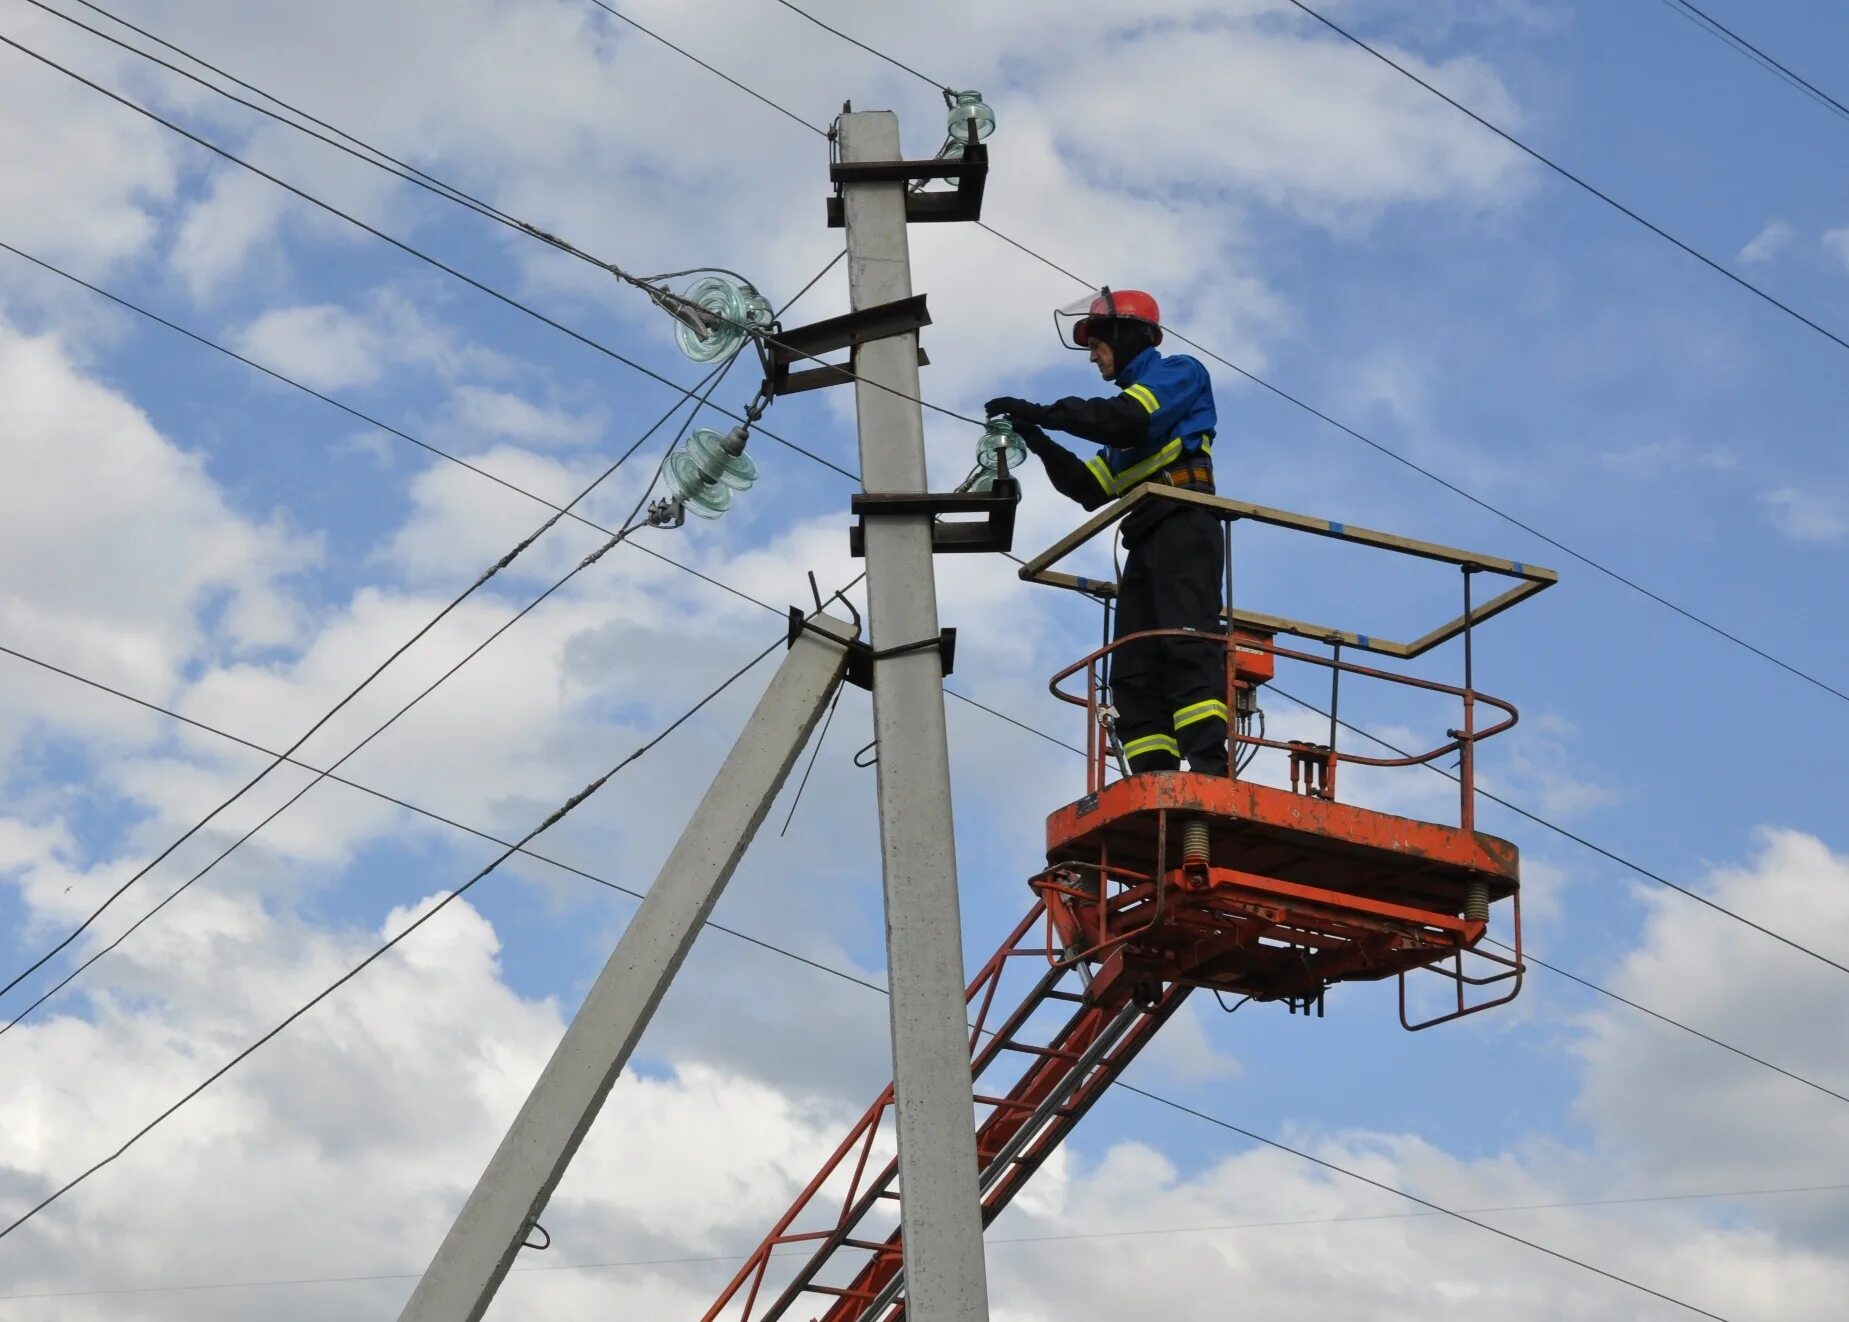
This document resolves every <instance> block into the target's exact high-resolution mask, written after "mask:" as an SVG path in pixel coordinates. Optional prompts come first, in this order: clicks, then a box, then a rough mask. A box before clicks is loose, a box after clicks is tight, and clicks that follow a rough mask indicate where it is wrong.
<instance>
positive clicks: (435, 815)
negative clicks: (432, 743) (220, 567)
mask: <svg viewBox="0 0 1849 1322" xmlns="http://www.w3.org/2000/svg"><path fill="white" fill-rule="evenodd" d="M623 545H625V546H633V547H635V548H636V549H637V550H640V549H641V547H640V545H639V544H637V543H635V542H625V543H623ZM668 563H669V564H672V565H675V566H676V567H677V568H681V567H682V566H680V565H678V563H677V562H675V561H672V560H670V561H668ZM688 572H689V573H693V572H694V571H692V570H689V571H688ZM708 581H709V582H710V581H711V580H708ZM719 586H721V587H723V586H724V585H723V584H720V585H719ZM728 590H729V591H736V589H728ZM750 600H753V601H755V600H756V598H750ZM765 609H766V610H769V611H772V612H773V613H778V612H777V611H776V608H775V607H774V606H770V605H768V604H766V605H765ZM0 653H4V654H5V655H7V656H10V657H14V658H16V659H18V660H20V661H24V662H26V663H27V664H28V665H33V666H37V667H39V668H40V669H41V670H47V671H50V672H51V673H52V674H54V675H60V676H63V677H64V678H65V679H70V680H75V681H76V682H77V683H79V684H83V685H87V686H88V687H90V688H93V689H96V690H98V691H99V692H102V693H107V694H109V695H110V696H111V697H116V698H121V699H122V700H123V701H125V702H132V703H134V704H135V705H136V706H137V707H143V708H146V709H147V710H148V711H151V712H155V713H157V714H158V715H161V716H167V717H171V718H172V719H173V720H176V721H179V722H180V723H181V724H183V725H190V726H192V727H193V728H194V729H195V730H203V731H204V732H205V733H207V734H211V735H216V736H218V737H219V738H220V739H224V740H227V741H229V742H230V743H234V744H240V745H242V746H243V747H245V748H248V749H251V750H252V751H254V752H258V753H262V754H264V755H265V756H267V757H275V756H277V754H276V753H275V752H274V751H273V750H271V749H269V748H266V747H264V746H263V745H262V744H259V743H255V742H253V741H251V740H249V739H246V738H244V737H243V736H241V735H235V734H232V733H231V732H230V731H229V730H225V729H221V728H220V727H219V726H216V725H212V724H210V723H208V722H206V721H201V720H199V719H197V718H195V717H192V716H188V715H186V714H185V713H184V712H178V711H175V710H174V709H173V708H171V707H163V706H161V704H160V703H158V702H150V701H149V700H148V699H146V698H138V697H136V696H135V695H134V694H132V693H127V692H124V691H123V690H121V689H118V688H114V687H112V686H110V685H108V684H105V683H103V682H102V681H101V680H98V679H92V678H90V677H89V676H88V675H80V674H78V673H77V672H76V671H74V670H69V669H66V668H65V667H64V666H60V665H57V664H55V663H53V662H50V661H46V660H44V659H43V658H41V657H36V656H32V655H31V654H29V653H26V652H21V651H19V650H18V649H16V648H12V647H7V646H5V645H4V644H0ZM985 710H986V708H985ZM287 761H288V763H289V765H291V766H295V767H300V768H301V769H302V770H304V771H312V772H315V773H316V774H318V775H322V776H325V777H326V778H327V779H329V780H331V781H334V782H335V783H336V784H339V785H344V786H346V787H347V788H348V789H350V790H357V791H358V792H359V793H361V794H366V795H370V796H371V797H373V798H375V799H378V800H379V801H381V802H383V803H389V804H391V805H392V806H393V807H397V808H402V809H404V810H405V811H406V812H409V813H414V814H416V815H417V816H419V817H425V818H428V819H429V820H431V821H433V822H438V823H440V824H442V825H444V826H447V827H450V828H451V829H452V830H457V831H461V832H463V833H464V834H466V835H472V836H474V837H476V838H477V839H478V840H485V841H487V842H488V843H489V844H492V845H501V846H503V847H505V846H508V845H512V844H513V843H514V842H513V841H511V840H508V839H506V838H505V837H503V836H499V835H496V834H494V832H492V831H484V830H482V829H481V828H479V827H475V826H470V825H469V824H468V823H467V822H461V821H457V820H456V819H455V818H453V817H446V816H444V815H443V814H442V813H440V812H436V811H434V810H433V809H430V808H425V807H423V806H421V805H419V804H415V803H412V802H411V801H410V800H408V799H403V798H399V797H398V796H397V795H394V794H388V793H386V792H385V791H384V790H381V789H376V788H374V787H373V786H371V785H364V784H361V783H360V782H359V781H357V780H351V779H349V778H348V777H346V776H342V775H339V774H337V773H336V772H335V771H333V770H332V769H331V768H329V769H325V770H324V769H323V768H321V767H318V766H316V765H314V764H313V763H311V762H304V761H301V760H300V759H298V758H293V757H292V758H288V759H287ZM517 848H518V852H519V853H520V855H521V856H522V857H523V858H530V859H532V860H533V861H534V862H536V863H544V864H546V865H547V866H548V867H553V868H557V869H558V870H559V871H561V872H566V873H569V874H571V875H572V876H574V877H581V878H583V879H584V880H585V881H590V882H595V883H596V884H597V885H599V886H602V887H604V888H606V889H607V890H613V891H616V892H618V893H619V894H623V895H627V896H628V897H629V898H630V899H632V900H640V899H642V898H643V894H642V892H641V891H639V890H635V889H633V888H632V887H629V886H625V885H623V884H622V883H621V882H615V881H611V880H610V879H609V878H608V877H601V876H599V875H597V874H596V873H595V872H590V871H587V870H586V869H584V868H581V867H578V866H576V865H574V864H571V863H567V862H565V861H564V860H562V859H557V858H553V857H552V856H551V855H549V854H542V853H540V852H539V851H538V850H536V849H530V848H527V847H526V846H524V845H521V846H518V847H517ZM702 925H703V926H705V927H710V928H712V929H713V930H714V931H715V932H723V933H725V934H726V935H727V936H730V937H736V938H737V939H738V940H740V941H744V942H746V943H748V944H750V945H754V946H757V947H758V948H760V949H762V950H768V951H771V952H772V953H774V954H778V955H782V956H783V957H784V958H785V959H792V960H795V961H796V962H797V963H798V964H806V965H808V966H809V967H810V968H812V969H815V970H816V971H817V972H820V973H826V974H829V975H830V976H832V977H836V978H840V979H842V980H843V981H844V982H851V983H854V984H855V985H856V986H860V987H865V988H867V989H869V990H870V991H879V990H881V988H880V987H879V986H878V985H877V984H875V983H872V982H869V981H867V980H866V979H865V978H862V977H860V976H858V975H856V974H853V973H849V972H847V971H845V970H843V969H838V968H835V967H833V966H832V965H829V964H823V963H821V962H820V961H819V960H814V959H810V958H809V957H808V956H807V955H799V954H797V953H796V952H795V951H793V950H789V949H786V948H785V947H783V946H779V945H777V944H775V943H774V942H770V941H766V940H765V939H763V938H762V937H756V936H752V935H751V934H750V933H749V932H744V931H741V930H739V929H737V928H733V927H727V926H726V925H725V924H724V923H721V922H718V921H717V920H715V919H712V918H708V919H706V920H705V921H704V923H703V924H702Z"/></svg>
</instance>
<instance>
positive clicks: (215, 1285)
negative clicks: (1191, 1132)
mask: <svg viewBox="0 0 1849 1322" xmlns="http://www.w3.org/2000/svg"><path fill="white" fill-rule="evenodd" d="M1846 1189H1849V1184H1807V1185H1797V1186H1792V1187H1789V1188H1782V1189H1735V1190H1729V1191H1726V1192H1723V1193H1672V1194H1639V1195H1636V1196H1634V1197H1629V1198H1580V1199H1571V1200H1562V1201H1559V1202H1551V1203H1503V1204H1498V1205H1496V1206H1491V1207H1466V1208H1463V1209H1461V1210H1463V1211H1465V1212H1468V1213H1470V1214H1471V1215H1473V1216H1494V1215H1506V1214H1508V1213H1511V1212H1562V1211H1577V1210H1580V1209H1584V1208H1600V1207H1631V1206H1637V1205H1640V1204H1650V1203H1679V1202H1705V1201H1709V1200H1720V1199H1736V1198H1770V1197H1775V1196H1780V1195H1788V1194H1811V1193H1841V1192H1843V1191H1844V1190H1846ZM1437 1215H1438V1213H1436V1212H1424V1211H1420V1212H1368V1213H1358V1214H1355V1215H1352V1216H1316V1217H1293V1218H1290V1219H1288V1220H1285V1219H1279V1220H1273V1221H1228V1222H1221V1223H1219V1224H1215V1225H1194V1226H1158V1227H1151V1228H1138V1229H1134V1230H1076V1231H1067V1232H1065V1233H1062V1234H1054V1235H987V1236H984V1237H983V1243H984V1244H985V1245H988V1246H990V1247H995V1246H998V1245H1008V1246H1016V1245H1033V1244H1064V1243H1070V1242H1074V1241H1088V1240H1101V1239H1144V1238H1149V1237H1158V1236H1166V1235H1212V1234H1225V1233H1228V1232H1232V1231H1240V1230H1287V1229H1296V1228H1301V1227H1306V1226H1344V1225H1366V1224H1370V1223H1372V1222H1378V1221H1416V1220H1420V1219H1422V1218H1428V1217H1434V1216H1437ZM807 1252H809V1250H805V1249H802V1248H789V1249H783V1250H781V1251H777V1252H773V1253H771V1254H769V1255H768V1256H770V1257H772V1258H797V1257H803V1256H805V1254H806V1253H807ZM751 1256H752V1255H751V1254H749V1253H701V1254H689V1255H686V1256H682V1257H674V1258H623V1259H616V1260H612V1261H604V1262H527V1263H520V1264H518V1265H516V1266H514V1267H512V1268H510V1269H509V1270H510V1271H514V1272H564V1271H609V1270H620V1269H623V1268H629V1267H685V1266H696V1265H701V1266H703V1265H706V1264H709V1263H721V1262H725V1263H731V1262H743V1261H746V1260H747V1259H749V1258H750V1257H751ZM421 1275H422V1273H421V1272H414V1271H408V1272H369V1273H364V1274H354V1275H347V1276H295V1277H283V1278H271V1279H268V1280H254V1281H197V1282H175V1283H172V1284H167V1285H129V1286H110V1287H103V1288H99V1289H89V1290H37V1291H31V1292H27V1293H20V1294H0V1303H12V1302H24V1301H26V1300H33V1299H83V1298H95V1297H102V1296H109V1295H127V1294H178V1293H190V1292H200V1291H207V1290H257V1289H274V1288H278V1287H285V1286H296V1285H354V1284H362V1283H369V1282H374V1281H414V1280H416V1279H418V1277H419V1276H421Z"/></svg>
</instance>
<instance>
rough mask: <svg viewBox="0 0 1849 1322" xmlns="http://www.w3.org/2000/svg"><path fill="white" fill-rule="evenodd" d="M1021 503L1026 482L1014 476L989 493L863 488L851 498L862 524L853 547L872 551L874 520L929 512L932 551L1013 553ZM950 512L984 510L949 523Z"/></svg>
mask: <svg viewBox="0 0 1849 1322" xmlns="http://www.w3.org/2000/svg"><path fill="white" fill-rule="evenodd" d="M1020 504H1021V484H1020V483H1019V482H1017V481H1015V480H1014V479H1013V478H1011V477H1003V478H998V479H996V482H995V486H994V487H993V488H992V489H991V490H989V491H947V492H929V491H925V492H919V493H918V494H916V495H914V494H912V493H910V492H885V491H880V492H873V491H863V492H861V493H860V494H859V495H857V496H854V497H852V498H851V499H850V501H849V502H848V508H849V509H851V510H852V511H853V512H854V514H856V515H857V516H858V522H856V523H855V524H854V526H853V527H851V528H849V529H848V550H849V552H850V554H852V555H853V556H855V557H856V558H861V557H864V556H865V555H866V554H867V525H866V521H867V520H868V519H870V518H898V517H903V516H907V515H913V516H915V515H919V514H928V515H930V516H931V518H932V523H931V550H932V551H933V552H934V553H935V554H938V555H959V554H962V555H968V554H975V553H978V552H982V551H1007V550H1009V549H1011V548H1012V547H1013V546H1014V515H1015V510H1016V509H1017V508H1019V506H1020ZM944 514H980V515H982V516H983V517H982V518H981V519H980V520H975V519H970V520H964V521H960V522H956V523H947V522H945V521H944V520H943V519H941V518H939V517H938V516H939V515H944Z"/></svg>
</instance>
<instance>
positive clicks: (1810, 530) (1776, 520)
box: [1759, 487, 1849, 543]
mask: <svg viewBox="0 0 1849 1322" xmlns="http://www.w3.org/2000/svg"><path fill="white" fill-rule="evenodd" d="M1759 503H1760V504H1761V505H1763V506H1765V508H1766V516H1767V517H1768V518H1769V519H1771V521H1772V526H1773V527H1775V528H1777V529H1778V530H1779V531H1780V532H1782V533H1784V534H1785V536H1787V537H1789V538H1791V539H1792V540H1793V541H1797V542H1809V543H1830V542H1840V541H1841V540H1842V539H1843V536H1844V535H1845V534H1849V509H1845V507H1844V505H1843V502H1842V501H1841V500H1840V499H1838V498H1837V497H1836V496H1834V495H1832V494H1830V493H1828V492H1824V491H1813V490H1807V489H1805V488H1801V487H1779V488H1778V489H1777V490H1775V491H1768V492H1765V493H1764V494H1762V495H1761V496H1760V497H1759Z"/></svg>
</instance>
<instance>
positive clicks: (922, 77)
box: [593, 0, 956, 97]
mask: <svg viewBox="0 0 1849 1322" xmlns="http://www.w3.org/2000/svg"><path fill="white" fill-rule="evenodd" d="M595 2H596V0H593V3H595ZM777 3H778V4H780V5H782V6H783V7H784V8H785V9H787V10H789V11H790V12H791V13H792V14H798V15H801V16H802V17H803V18H805V19H807V20H808V21H809V22H811V23H813V24H815V25H816V26H817V27H818V28H820V29H822V31H824V32H832V33H834V34H835V35H836V36H837V37H839V38H841V40H843V41H845V42H847V43H848V44H849V45H851V46H858V47H860V48H861V49H862V50H864V51H865V52H867V54H869V55H872V56H874V57H875V58H877V59H882V60H884V61H886V63H888V64H890V65H892V66H893V67H894V68H895V69H901V70H903V71H904V72H906V73H909V74H910V75H911V76H912V77H914V78H916V79H918V80H919V81H920V82H925V83H929V84H930V85H931V86H933V87H935V88H937V90H938V91H940V92H942V93H943V94H944V95H945V96H946V97H954V96H956V89H955V88H953V87H951V86H950V84H948V83H940V82H938V81H937V79H935V78H932V77H930V76H929V75H928V74H922V73H919V72H918V70H916V69H914V68H913V67H912V66H911V65H909V64H907V63H905V62H904V61H903V60H900V59H897V58H895V57H893V56H891V55H888V54H887V53H886V52H885V51H883V50H880V49H878V48H877V47H874V46H869V45H868V44H867V43H866V42H864V41H862V40H860V39H859V38H858V37H850V36H849V35H848V34H847V33H845V32H843V31H842V30H841V29H840V28H837V27H830V26H829V25H828V24H826V23H824V22H823V21H822V20H821V19H819V18H817V17H816V16H815V15H814V14H811V13H810V12H809V11H808V10H806V9H803V8H801V7H800V6H798V5H794V4H791V3H790V0H777Z"/></svg>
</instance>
